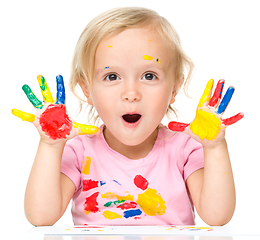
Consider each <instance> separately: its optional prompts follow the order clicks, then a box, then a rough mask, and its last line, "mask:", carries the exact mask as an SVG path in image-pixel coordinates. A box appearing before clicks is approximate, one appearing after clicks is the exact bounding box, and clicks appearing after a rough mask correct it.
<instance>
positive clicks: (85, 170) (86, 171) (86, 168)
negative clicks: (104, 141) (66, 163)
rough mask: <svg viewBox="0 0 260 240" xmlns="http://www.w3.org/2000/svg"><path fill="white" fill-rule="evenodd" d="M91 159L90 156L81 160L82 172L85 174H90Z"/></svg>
mask: <svg viewBox="0 0 260 240" xmlns="http://www.w3.org/2000/svg"><path fill="white" fill-rule="evenodd" d="M91 161H92V160H91V158H90V157H84V159H83V161H82V162H81V172H82V173H83V174H85V175H88V174H89V171H90V165H91Z"/></svg>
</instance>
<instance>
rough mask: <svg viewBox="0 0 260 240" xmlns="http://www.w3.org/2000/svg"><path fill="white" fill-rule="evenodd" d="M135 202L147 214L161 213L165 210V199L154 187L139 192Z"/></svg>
mask: <svg viewBox="0 0 260 240" xmlns="http://www.w3.org/2000/svg"><path fill="white" fill-rule="evenodd" d="M136 202H137V203H138V204H139V206H140V207H141V208H142V210H143V211H144V212H145V213H146V214H147V215H149V216H156V214H158V215H163V214H164V213H165V210H166V206H165V201H164V200H163V199H162V197H161V195H160V193H157V191H156V190H155V189H151V188H148V189H147V190H146V191H145V192H144V193H141V194H139V195H138V199H137V201H136Z"/></svg>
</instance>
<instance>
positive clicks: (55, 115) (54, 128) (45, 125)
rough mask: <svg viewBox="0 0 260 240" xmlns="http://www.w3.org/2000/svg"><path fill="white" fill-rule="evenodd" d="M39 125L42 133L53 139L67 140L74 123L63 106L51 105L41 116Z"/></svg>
mask: <svg viewBox="0 0 260 240" xmlns="http://www.w3.org/2000/svg"><path fill="white" fill-rule="evenodd" d="M39 123H40V125H41V128H42V131H43V132H45V134H46V135H48V136H49V137H50V138H51V139H53V140H56V139H61V138H66V137H67V135H69V134H70V131H71V129H72V121H71V120H70V119H69V116H68V115H67V113H66V108H65V106H64V105H62V104H51V105H49V106H48V107H47V108H46V110H45V111H44V112H43V113H42V114H41V116H40V119H39Z"/></svg>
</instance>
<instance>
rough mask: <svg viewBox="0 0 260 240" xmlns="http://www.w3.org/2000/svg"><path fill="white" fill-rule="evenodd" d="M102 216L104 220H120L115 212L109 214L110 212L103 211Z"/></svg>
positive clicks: (119, 216)
mask: <svg viewBox="0 0 260 240" xmlns="http://www.w3.org/2000/svg"><path fill="white" fill-rule="evenodd" d="M102 215H103V216H104V217H105V218H107V219H110V220H112V219H116V218H122V216H121V215H119V214H117V213H115V212H111V211H109V210H106V211H104V212H103V213H102Z"/></svg>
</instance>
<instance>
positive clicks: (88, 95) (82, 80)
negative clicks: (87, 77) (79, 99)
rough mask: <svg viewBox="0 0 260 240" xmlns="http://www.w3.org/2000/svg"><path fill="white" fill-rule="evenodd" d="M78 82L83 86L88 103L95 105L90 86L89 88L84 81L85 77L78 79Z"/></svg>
mask: <svg viewBox="0 0 260 240" xmlns="http://www.w3.org/2000/svg"><path fill="white" fill-rule="evenodd" d="M78 84H79V86H80V87H81V89H82V91H83V93H84V95H85V96H86V98H87V102H88V104H90V105H93V101H92V98H91V95H90V92H89V88H88V86H87V84H86V82H85V81H84V79H80V80H79V81H78Z"/></svg>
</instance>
